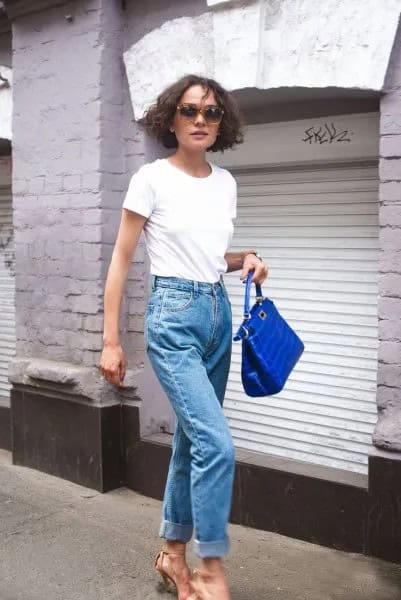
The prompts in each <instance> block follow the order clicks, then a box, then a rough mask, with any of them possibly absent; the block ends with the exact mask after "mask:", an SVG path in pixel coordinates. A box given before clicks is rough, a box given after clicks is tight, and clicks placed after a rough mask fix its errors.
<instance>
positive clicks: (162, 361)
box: [145, 275, 235, 558]
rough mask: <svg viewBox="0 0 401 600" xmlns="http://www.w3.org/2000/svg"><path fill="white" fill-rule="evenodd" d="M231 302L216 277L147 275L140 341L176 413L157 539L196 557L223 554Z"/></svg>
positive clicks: (229, 448)
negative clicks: (190, 548)
mask: <svg viewBox="0 0 401 600" xmlns="http://www.w3.org/2000/svg"><path fill="white" fill-rule="evenodd" d="M231 340H232V319H231V305H230V301H229V299H228V295H227V291H226V289H225V286H224V283H223V281H222V279H221V280H220V281H218V282H216V283H206V282H198V281H191V280H188V279H180V278H177V277H160V276H154V275H153V276H152V293H151V296H150V298H149V300H148V304H147V307H146V314H145V346H146V351H147V354H148V356H149V360H150V362H151V364H152V367H153V369H154V371H155V373H156V376H157V377H158V379H159V381H160V383H161V385H162V387H163V389H164V391H165V392H166V394H167V396H168V398H169V400H170V402H171V404H172V406H173V409H174V412H175V415H176V429H175V433H174V438H173V449H172V457H171V461H170V466H169V471H168V476H167V483H166V488H165V492H164V499H163V514H162V522H161V527H160V532H159V535H160V537H163V538H166V539H168V540H178V541H182V542H188V541H189V540H190V539H191V537H192V533H193V530H194V529H195V539H194V551H195V553H196V554H197V555H198V556H199V557H201V558H205V557H219V556H223V555H225V554H227V552H228V549H229V538H228V535H227V522H228V518H229V514H230V508H231V497H232V486H233V477H234V465H235V460H234V446H233V441H232V437H231V433H230V430H229V427H228V423H227V421H226V418H225V415H224V414H223V410H222V404H223V399H224V394H225V389H226V384H227V378H228V372H229V368H230V361H231Z"/></svg>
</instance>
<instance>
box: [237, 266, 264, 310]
mask: <svg viewBox="0 0 401 600" xmlns="http://www.w3.org/2000/svg"><path fill="white" fill-rule="evenodd" d="M253 273H254V272H253V271H249V273H248V276H247V278H246V279H245V280H244V281H243V282H242V283H245V286H246V287H245V300H244V319H249V315H250V307H249V304H250V295H251V285H252V277H253ZM255 287H256V302H259V303H260V302H263V293H262V286H261V285H260V283H255Z"/></svg>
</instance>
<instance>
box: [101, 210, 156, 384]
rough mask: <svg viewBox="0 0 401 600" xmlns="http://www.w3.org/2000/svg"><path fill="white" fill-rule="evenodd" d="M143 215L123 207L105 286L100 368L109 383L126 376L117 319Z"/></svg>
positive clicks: (142, 224) (117, 382)
mask: <svg viewBox="0 0 401 600" xmlns="http://www.w3.org/2000/svg"><path fill="white" fill-rule="evenodd" d="M145 221H146V217H144V216H142V215H140V214H138V213H135V212H133V211H131V210H128V209H126V208H123V209H122V214H121V221H120V227H119V230H118V233H117V238H116V242H115V245H114V249H113V254H112V257H111V261H110V265H109V269H108V272H107V279H106V283H105V289H104V325H103V346H104V347H103V352H102V356H101V359H100V365H99V368H100V370H101V371H102V373H103V375H104V377H105V378H106V379H107V380H108V381H110V383H114V384H119V383H120V381H121V380H122V379H123V378H124V376H125V371H126V361H125V357H124V352H123V350H122V348H121V344H120V334H119V322H120V308H121V300H122V296H123V291H124V286H125V282H126V279H127V275H128V271H129V269H130V266H131V262H132V258H133V255H134V252H135V249H136V246H137V244H138V240H139V237H140V235H141V231H142V229H143V226H144V224H145Z"/></svg>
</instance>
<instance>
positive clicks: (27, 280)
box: [13, 0, 144, 367]
mask: <svg viewBox="0 0 401 600" xmlns="http://www.w3.org/2000/svg"><path fill="white" fill-rule="evenodd" d="M68 15H72V17H73V18H72V20H70V19H68V18H67V16H68ZM124 23H125V21H124V14H123V11H122V9H121V6H120V3H118V2H108V1H107V0H86V1H84V2H78V3H75V2H70V3H66V5H65V6H56V7H53V8H46V9H45V10H43V11H40V12H35V13H30V14H28V15H25V16H20V17H18V18H16V19H15V20H14V21H13V67H14V77H15V79H14V114H13V136H14V139H13V197H14V226H15V250H16V263H17V269H16V270H17V276H16V306H17V323H16V331H17V355H18V356H20V357H35V358H46V359H50V360H56V361H57V360H59V361H66V362H70V363H74V364H79V365H82V366H88V367H90V366H94V365H97V364H98V362H99V358H100V351H101V349H102V332H103V291H104V282H105V278H106V275H107V269H108V265H109V262H110V259H111V253H112V249H113V245H114V242H115V236H116V233H117V231H118V225H119V219H120V214H121V203H122V198H123V195H124V193H125V190H126V188H127V185H128V181H129V176H130V172H131V171H132V169H133V165H134V164H135V162H138V161H141V160H143V158H142V156H143V150H142V147H143V140H142V136H141V135H140V134H139V133H138V131H137V129H138V128H137V125H136V124H134V123H133V119H132V114H131V113H132V109H131V108H130V104H129V98H128V87H127V83H126V77H125V71H124V65H123V61H122V51H123V43H124ZM83 59H84V60H83ZM130 111H131V113H130ZM127 124H128V125H127ZM138 166H139V164H138ZM143 272H144V252H143V246H141V247H140V248H138V251H137V253H136V255H135V261H134V264H133V266H132V269H131V272H130V275H129V279H128V282H127V288H126V295H125V297H124V299H123V303H122V318H121V327H122V335H123V337H124V336H127V334H128V332H129V336H128V341H129V343H128V352H129V353H130V363H131V366H134V365H136V364H140V363H141V360H142V359H143V349H142V346H143V335H142V327H143V326H142V323H141V318H140V317H139V315H141V314H143V305H144V291H143V289H144V284H143Z"/></svg>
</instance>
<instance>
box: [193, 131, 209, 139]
mask: <svg viewBox="0 0 401 600" xmlns="http://www.w3.org/2000/svg"><path fill="white" fill-rule="evenodd" d="M191 135H192V136H193V137H198V138H203V137H206V136H207V133H205V132H203V131H195V132H194V133H191Z"/></svg>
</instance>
